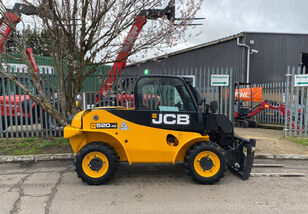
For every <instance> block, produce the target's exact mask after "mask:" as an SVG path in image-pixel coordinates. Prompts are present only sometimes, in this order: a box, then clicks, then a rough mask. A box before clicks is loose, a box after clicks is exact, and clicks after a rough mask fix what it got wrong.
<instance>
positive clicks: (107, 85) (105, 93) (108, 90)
mask: <svg viewBox="0 0 308 214" xmlns="http://www.w3.org/2000/svg"><path fill="white" fill-rule="evenodd" d="M162 17H167V19H168V20H169V21H171V22H173V21H175V20H181V19H178V18H175V6H174V0H171V1H170V2H169V4H168V5H167V7H166V8H164V9H147V10H142V11H141V12H140V13H139V14H138V15H137V16H136V17H135V20H134V24H133V26H132V27H131V29H130V31H129V33H128V35H127V37H126V39H125V40H124V43H123V45H122V47H121V49H120V52H119V53H118V56H117V58H116V60H115V62H114V64H113V66H112V68H111V69H110V71H109V73H108V76H107V78H106V79H105V80H104V83H103V84H102V85H101V87H100V93H99V94H97V96H96V103H97V105H98V106H100V105H101V104H103V105H104V104H105V103H108V104H110V102H115V100H118V102H119V103H122V105H123V106H126V103H127V102H128V101H130V103H132V104H131V107H132V106H133V103H134V95H133V94H131V95H127V94H125V93H124V94H119V95H117V96H116V95H114V93H112V85H113V84H114V83H115V82H116V76H117V75H118V74H120V73H121V71H122V70H123V69H124V68H125V67H126V62H127V58H128V56H129V54H130V52H131V50H132V47H133V45H134V43H135V41H136V39H137V37H138V35H139V33H140V31H141V30H142V28H143V26H144V25H145V24H146V23H147V20H148V19H152V20H157V19H159V18H162ZM194 19H196V20H197V19H203V18H193V19H190V20H194ZM187 25H200V24H187ZM124 81H125V80H124Z"/></svg>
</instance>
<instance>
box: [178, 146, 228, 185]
mask: <svg viewBox="0 0 308 214" xmlns="http://www.w3.org/2000/svg"><path fill="white" fill-rule="evenodd" d="M184 164H185V168H186V170H187V172H188V174H189V175H191V176H192V178H193V179H194V180H195V181H196V182H198V183H202V184H213V183H216V182H218V181H219V180H220V179H221V178H222V177H224V175H225V172H226V170H227V164H226V160H225V156H224V151H223V149H222V148H221V147H220V146H218V145H217V144H216V143H213V142H207V143H206V142H202V143H198V144H196V145H194V146H192V147H191V148H190V149H189V150H188V151H187V153H186V156H185V163H184Z"/></svg>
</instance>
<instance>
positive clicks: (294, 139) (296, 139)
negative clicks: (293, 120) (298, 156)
mask: <svg viewBox="0 0 308 214" xmlns="http://www.w3.org/2000/svg"><path fill="white" fill-rule="evenodd" d="M285 139H286V140H289V141H292V142H295V143H297V144H300V145H303V146H308V138H300V137H286V138H285Z"/></svg>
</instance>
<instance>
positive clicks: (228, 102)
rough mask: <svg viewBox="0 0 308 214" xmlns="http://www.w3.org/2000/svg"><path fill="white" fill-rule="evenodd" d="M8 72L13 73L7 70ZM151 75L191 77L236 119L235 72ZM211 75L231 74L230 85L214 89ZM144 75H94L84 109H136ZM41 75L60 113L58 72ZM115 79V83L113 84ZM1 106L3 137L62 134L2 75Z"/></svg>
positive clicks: (23, 74)
mask: <svg viewBox="0 0 308 214" xmlns="http://www.w3.org/2000/svg"><path fill="white" fill-rule="evenodd" d="M8 72H12V71H9V70H8ZM13 72H14V73H13V74H14V75H16V76H17V78H18V79H19V81H21V83H22V84H24V85H26V86H27V87H28V88H29V89H30V90H31V91H32V92H33V93H35V88H34V87H33V84H32V82H31V78H30V76H29V74H28V72H27V71H26V70H25V69H16V70H15V71H13ZM116 73H117V72H116ZM150 74H153V75H155V74H165V75H177V76H182V77H185V78H190V79H191V80H192V83H193V85H194V86H195V87H196V88H197V90H198V91H199V92H200V94H201V96H202V97H203V98H205V100H206V104H209V103H210V102H211V101H213V100H217V101H218V106H219V107H218V112H217V113H221V114H225V115H227V116H228V117H229V119H231V120H232V119H233V108H234V103H233V102H234V99H233V97H234V77H233V70H232V69H230V68H215V69H213V68H206V67H199V68H182V69H170V70H164V71H155V70H151V71H150ZM211 74H228V75H230V84H229V86H226V87H213V86H211V85H210V77H211ZM141 75H144V71H141V70H138V69H135V70H129V69H128V70H126V71H123V72H121V74H120V75H118V74H115V75H107V72H104V73H103V74H98V73H94V74H92V75H91V76H89V77H88V78H87V79H86V80H85V81H86V83H84V88H83V90H82V92H81V95H82V97H83V100H84V103H83V108H93V107H95V106H124V107H134V100H133V90H134V84H135V81H136V79H137V78H138V77H140V76H141ZM39 76H40V80H41V84H42V86H43V88H44V90H45V93H46V94H47V97H48V99H49V101H50V102H51V103H53V105H54V106H55V108H56V109H57V110H59V111H60V112H61V106H60V97H59V95H60V91H59V88H58V86H57V80H56V75H55V72H54V71H53V70H50V68H49V69H48V68H46V69H43V70H41V71H40V74H39ZM105 79H106V80H107V82H109V80H110V79H111V81H110V82H112V85H111V87H110V88H111V90H108V92H107V91H106V92H105V90H104V89H103V94H101V93H100V91H99V88H100V86H101V85H102V84H103V82H104V80H105ZM115 79H116V81H114V80H115ZM106 98H109V99H106ZM0 106H1V108H0V111H1V117H0V138H10V137H37V136H62V135H63V127H61V126H59V124H58V123H57V122H56V120H55V119H54V118H52V117H51V116H50V115H49V114H47V113H46V112H44V111H43V109H42V108H41V107H39V106H38V105H37V104H35V103H34V102H33V101H32V100H31V99H30V98H29V96H28V95H27V94H26V93H25V92H24V91H23V90H21V88H20V87H18V86H17V85H15V84H14V83H13V82H11V81H9V80H8V79H6V78H4V77H3V76H0Z"/></svg>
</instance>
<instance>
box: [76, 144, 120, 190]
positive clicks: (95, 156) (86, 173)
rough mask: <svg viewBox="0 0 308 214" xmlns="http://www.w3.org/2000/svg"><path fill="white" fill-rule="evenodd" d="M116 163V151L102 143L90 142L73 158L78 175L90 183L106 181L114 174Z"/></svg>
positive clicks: (97, 183) (95, 183)
mask: <svg viewBox="0 0 308 214" xmlns="http://www.w3.org/2000/svg"><path fill="white" fill-rule="evenodd" d="M117 165H118V158H117V154H116V152H115V151H114V149H113V148H112V147H111V146H109V145H108V144H104V143H90V144H88V145H86V146H84V147H83V148H82V149H81V150H80V151H79V152H78V154H77V155H76V159H75V167H76V172H77V175H78V177H79V178H81V180H82V181H83V182H85V183H87V184H90V185H99V184H105V183H107V182H108V181H109V180H110V179H111V178H112V177H113V176H114V174H115V171H116V169H117Z"/></svg>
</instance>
